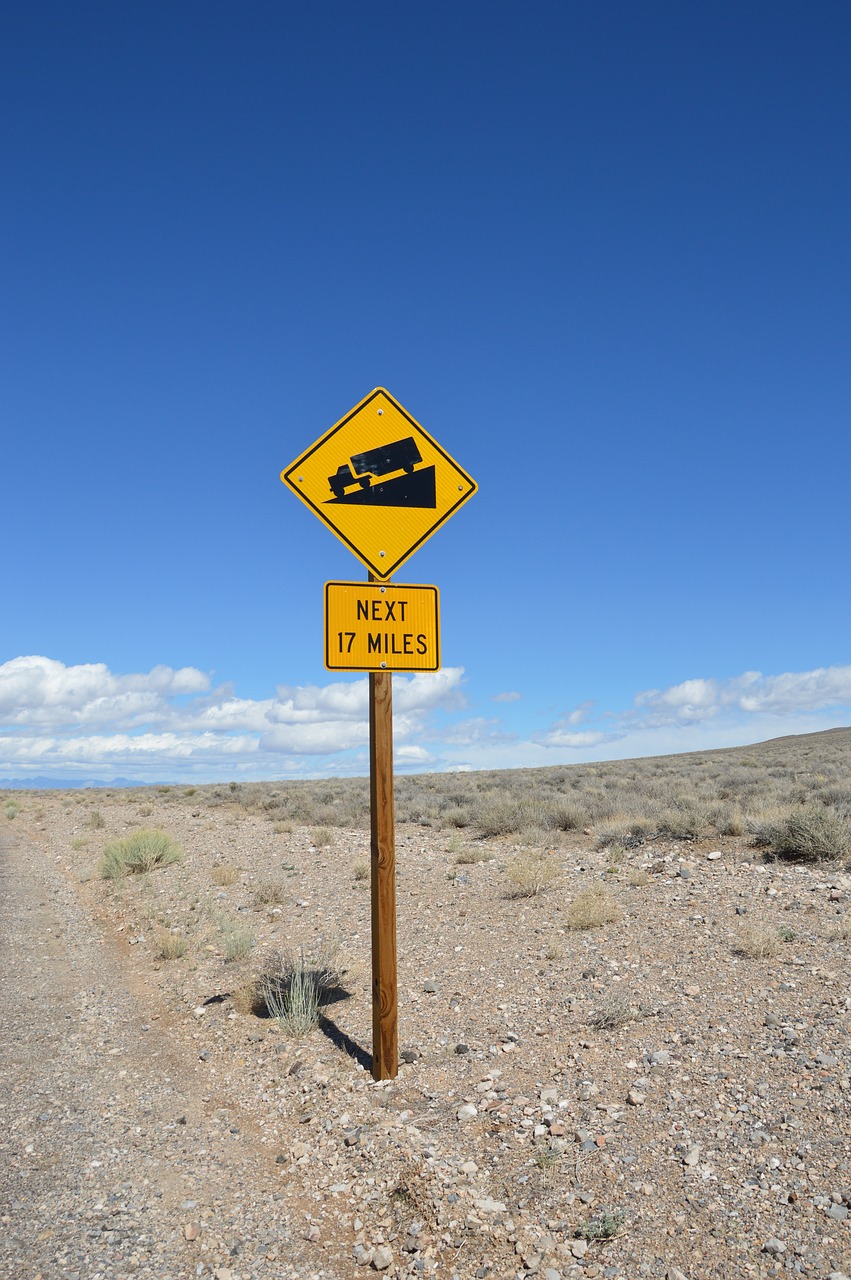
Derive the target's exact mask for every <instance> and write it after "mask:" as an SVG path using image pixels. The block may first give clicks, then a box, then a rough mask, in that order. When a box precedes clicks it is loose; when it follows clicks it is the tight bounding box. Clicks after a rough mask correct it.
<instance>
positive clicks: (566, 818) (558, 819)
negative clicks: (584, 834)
mask: <svg viewBox="0 0 851 1280" xmlns="http://www.w3.org/2000/svg"><path fill="white" fill-rule="evenodd" d="M550 822H551V825H552V826H553V827H554V828H555V830H556V831H581V830H582V829H583V828H584V827H587V825H588V810H587V809H585V808H584V807H583V806H582V805H579V804H573V803H571V802H570V801H569V800H564V801H560V802H557V803H556V804H555V805H553V808H552V810H551V813H550Z"/></svg>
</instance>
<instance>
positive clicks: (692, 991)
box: [684, 984, 700, 999]
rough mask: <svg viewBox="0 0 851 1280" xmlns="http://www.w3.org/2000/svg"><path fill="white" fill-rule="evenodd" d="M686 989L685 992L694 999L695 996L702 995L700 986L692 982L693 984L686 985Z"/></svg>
mask: <svg viewBox="0 0 851 1280" xmlns="http://www.w3.org/2000/svg"><path fill="white" fill-rule="evenodd" d="M684 991H685V994H686V995H687V996H691V997H692V999H694V997H695V996H699V995H700V987H696V986H695V985H694V984H692V985H691V986H688V987H685V988H684Z"/></svg>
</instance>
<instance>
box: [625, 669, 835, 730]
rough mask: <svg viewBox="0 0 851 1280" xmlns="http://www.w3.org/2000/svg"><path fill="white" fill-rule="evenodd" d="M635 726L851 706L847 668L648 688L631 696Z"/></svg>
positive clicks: (751, 673) (749, 675) (754, 673)
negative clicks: (664, 687)
mask: <svg viewBox="0 0 851 1280" xmlns="http://www.w3.org/2000/svg"><path fill="white" fill-rule="evenodd" d="M635 706H636V707H637V708H638V709H639V713H643V714H640V715H639V722H640V723H644V724H647V725H663V724H682V723H699V722H702V721H707V720H711V719H713V718H714V717H717V716H719V715H722V714H725V713H731V712H732V713H735V712H739V713H744V714H746V715H755V714H763V713H765V712H768V713H770V714H772V715H777V716H784V715H794V714H796V713H799V712H808V711H817V710H820V709H822V708H825V707H841V706H851V666H843V667H817V668H816V669H815V670H813V671H792V672H785V673H784V674H783V675H777V676H764V675H763V674H762V673H761V672H759V671H745V672H744V673H743V674H742V675H740V676H735V677H733V678H732V679H730V680H704V679H696V680H685V681H683V683H682V684H675V685H671V686H670V688H668V689H648V690H645V691H644V692H643V693H639V694H637V695H636V698H635Z"/></svg>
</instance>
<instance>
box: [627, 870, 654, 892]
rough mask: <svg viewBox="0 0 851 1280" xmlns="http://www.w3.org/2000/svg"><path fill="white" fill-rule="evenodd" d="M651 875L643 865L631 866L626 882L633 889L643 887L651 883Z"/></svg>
mask: <svg viewBox="0 0 851 1280" xmlns="http://www.w3.org/2000/svg"><path fill="white" fill-rule="evenodd" d="M650 880H651V876H650V874H649V872H647V871H645V870H644V868H643V867H630V869H629V871H627V873H626V882H627V884H628V885H631V886H632V888H633V889H643V888H644V887H645V886H646V885H648V884H649V883H650Z"/></svg>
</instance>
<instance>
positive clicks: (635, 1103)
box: [626, 1089, 647, 1107]
mask: <svg viewBox="0 0 851 1280" xmlns="http://www.w3.org/2000/svg"><path fill="white" fill-rule="evenodd" d="M626 1100H627V1102H628V1103H629V1105H630V1106H631V1107H641V1106H643V1105H644V1103H645V1102H646V1101H647V1094H646V1093H642V1092H641V1090H640V1089H630V1091H629V1093H628V1094H627V1095H626Z"/></svg>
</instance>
